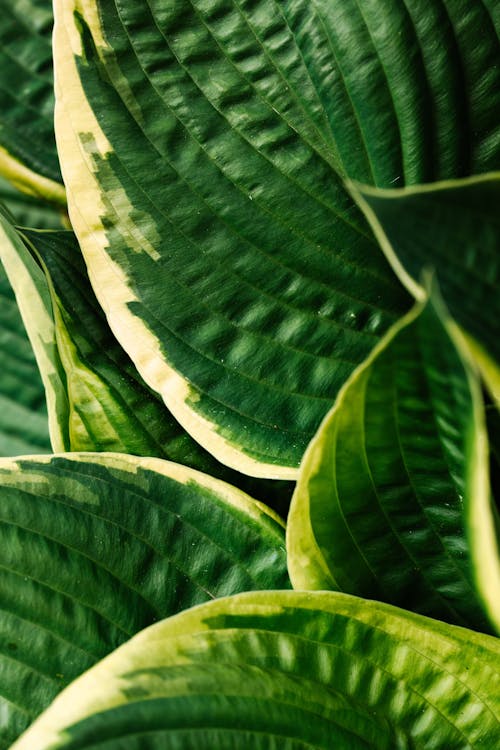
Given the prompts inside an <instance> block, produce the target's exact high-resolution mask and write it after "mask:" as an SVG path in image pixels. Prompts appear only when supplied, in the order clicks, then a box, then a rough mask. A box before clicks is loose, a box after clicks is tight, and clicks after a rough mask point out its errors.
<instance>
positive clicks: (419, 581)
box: [287, 301, 500, 630]
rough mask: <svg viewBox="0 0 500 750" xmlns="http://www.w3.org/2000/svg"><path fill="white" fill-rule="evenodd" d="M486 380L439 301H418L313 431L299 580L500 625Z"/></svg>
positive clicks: (299, 529)
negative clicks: (471, 365) (481, 381)
mask: <svg viewBox="0 0 500 750" xmlns="http://www.w3.org/2000/svg"><path fill="white" fill-rule="evenodd" d="M488 462H489V455H488V440H487V435H486V429H485V425H484V407H483V404H482V399H481V390H480V387H479V385H478V382H477V379H476V378H475V377H474V376H473V375H472V374H471V373H470V372H469V370H468V366H467V365H466V364H465V362H464V359H463V354H462V353H461V349H460V348H457V346H456V344H455V341H454V339H453V338H452V337H451V334H450V328H449V320H448V319H447V318H446V315H445V313H444V312H443V311H441V310H440V304H439V302H436V301H429V302H427V304H425V305H423V306H421V305H417V306H416V308H415V309H414V310H413V311H411V312H410V313H409V314H408V315H407V316H406V317H405V318H403V319H402V321H401V322H399V323H398V324H397V325H396V326H395V327H394V328H393V329H392V330H391V331H390V332H389V333H388V334H387V337H386V338H385V340H384V342H383V343H382V344H381V345H380V346H379V347H378V348H377V350H376V351H375V352H374V353H373V355H372V356H371V357H370V358H369V359H368V360H367V361H366V363H364V364H363V365H362V366H361V367H360V368H359V369H358V370H357V371H356V373H354V375H353V376H352V378H351V379H350V381H349V382H348V383H347V384H346V386H345V388H344V389H343V391H342V393H341V395H340V396H339V399H338V401H337V402H336V404H335V406H334V408H333V409H332V411H331V412H330V414H329V415H328V416H327V417H326V418H325V420H324V422H323V424H322V426H321V428H320V430H319V431H318V433H317V435H316V437H315V439H314V440H313V441H312V443H311V445H310V447H309V449H308V451H307V453H306V456H305V458H304V461H303V464H302V467H301V476H300V479H299V482H298V484H297V489H296V492H295V494H294V498H293V500H292V506H291V511H290V516H289V522H288V532H287V533H288V554H289V569H290V575H291V579H292V582H293V584H294V587H295V588H308V589H322V588H333V589H340V590H344V591H348V592H350V593H353V594H358V595H361V596H367V597H370V598H374V599H382V600H385V601H388V602H391V603H393V604H397V605H399V606H403V607H407V608H408V609H411V610H414V611H419V612H422V613H423V614H428V615H431V616H434V617H438V618H440V619H445V620H448V621H450V622H454V623H457V624H461V625H468V626H469V627H473V628H477V629H484V630H488V629H489V628H490V626H489V624H488V622H487V617H486V614H485V613H487V614H488V615H489V617H490V618H491V620H492V622H493V624H494V625H495V626H496V628H497V629H499V630H500V610H499V607H498V602H499V601H500V558H499V556H498V549H497V540H496V538H495V531H494V517H493V513H494V512H495V511H494V509H493V507H492V505H491V501H490V488H489V481H488Z"/></svg>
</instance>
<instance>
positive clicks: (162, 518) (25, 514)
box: [0, 454, 288, 748]
mask: <svg viewBox="0 0 500 750" xmlns="http://www.w3.org/2000/svg"><path fill="white" fill-rule="evenodd" d="M0 478H1V484H0V519H1V520H0V535H1V537H2V544H1V545H0V591H1V600H2V606H1V608H0V672H1V673H2V675H3V678H2V690H1V695H2V696H4V697H6V699H7V700H4V698H2V697H0V705H2V725H1V731H0V745H1V747H2V748H3V747H8V745H9V744H10V742H11V741H12V740H13V739H14V737H13V736H12V735H13V733H15V731H17V729H16V727H17V726H18V725H19V724H20V723H22V722H24V727H26V726H27V725H28V724H29V721H30V720H33V719H34V718H35V717H36V715H37V713H39V712H40V711H41V710H43V708H45V707H46V706H47V705H48V703H50V701H51V700H52V699H53V698H54V697H55V695H56V694H57V692H59V690H60V689H61V688H62V687H63V686H64V685H65V684H67V683H68V682H69V681H70V680H71V679H74V678H75V677H76V676H77V675H78V674H80V673H81V672H82V671H84V670H85V669H88V668H89V667H90V666H91V665H92V664H94V663H95V662H96V661H97V660H98V659H100V658H102V657H103V656H104V655H105V654H106V653H108V652H109V651H111V650H113V649H114V648H116V647H117V646H118V645H119V644H120V643H123V642H124V641H125V640H127V639H128V638H130V636H131V635H133V634H134V633H135V632H137V631H138V630H140V629H141V628H143V627H144V626H145V625H147V624H150V623H152V622H154V621H155V620H157V619H160V618H161V617H163V616H166V615H168V614H171V613H173V612H177V611H179V610H180V609H182V608H184V607H189V606H191V605H192V604H195V603H199V602H201V601H206V600H208V599H210V598H213V597H216V596H219V595H226V594H228V593H231V592H236V591H239V590H240V589H241V588H245V587H248V588H249V589H253V588H258V587H259V586H264V587H266V585H267V586H270V587H274V586H276V585H278V586H283V587H285V588H286V587H287V586H288V583H287V581H288V577H287V572H286V556H285V549H284V534H283V527H282V523H281V522H280V521H279V520H278V519H277V517H276V516H274V515H273V514H272V513H271V512H270V511H269V510H268V509H266V508H265V506H263V505H262V504H259V503H256V502H255V501H252V500H251V499H250V498H249V497H248V496H247V495H245V494H244V493H242V492H240V491H238V490H236V489H235V488H232V487H231V486H230V485H226V484H224V483H222V482H219V481H217V480H214V479H212V478H211V477H208V476H206V475H203V474H201V473H199V472H195V471H193V470H191V469H187V468H186V467H182V466H179V465H176V464H171V463H168V462H164V461H161V460H158V459H140V458H133V457H131V456H123V455H119V454H62V455H60V456H57V457H54V456H49V457H45V458H44V457H27V458H16V459H15V460H7V459H3V460H2V461H1V462H0ZM195 553H196V554H195ZM28 685H29V686H30V689H29V690H28V689H27V686H28ZM10 702H12V703H14V704H15V705H17V706H18V709H17V710H16V709H15V708H12V707H11V708H10V709H8V708H6V706H8V705H9V703H10ZM4 709H5V714H4V713H3V712H4ZM27 717H28V718H27Z"/></svg>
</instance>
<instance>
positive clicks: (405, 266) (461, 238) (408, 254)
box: [354, 173, 500, 403]
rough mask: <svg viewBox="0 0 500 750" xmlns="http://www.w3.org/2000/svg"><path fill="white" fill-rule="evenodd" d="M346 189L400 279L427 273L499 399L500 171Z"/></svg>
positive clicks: (412, 283)
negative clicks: (405, 186) (434, 182)
mask: <svg viewBox="0 0 500 750" xmlns="http://www.w3.org/2000/svg"><path fill="white" fill-rule="evenodd" d="M357 190H358V189H357V188H356V187H355V188H354V194H355V195H356V194H357V195H358V198H359V203H360V205H361V207H362V208H363V209H364V210H365V213H366V215H367V218H368V219H369V221H370V222H371V224H372V226H373V228H374V230H375V233H376V234H377V236H378V238H379V241H380V244H381V246H382V248H383V249H384V252H385V253H386V255H387V258H388V259H389V260H390V262H391V263H392V265H393V267H394V269H395V271H396V272H397V273H398V276H399V277H400V279H401V281H402V282H403V283H404V284H405V285H406V286H407V287H408V289H409V290H410V291H411V292H412V293H413V294H414V295H415V296H419V294H420V293H421V287H420V283H421V276H422V271H423V270H425V269H432V270H434V271H435V273H436V276H437V279H438V281H439V285H440V288H441V291H442V294H443V297H444V299H445V301H446V304H447V306H448V307H449V310H450V312H451V314H452V316H453V317H454V318H455V320H456V321H457V322H458V323H459V324H460V325H461V326H462V327H463V329H464V330H465V331H466V333H467V334H468V335H469V337H470V338H471V340H470V342H469V343H470V346H471V348H472V351H473V354H474V356H475V358H476V359H477V361H478V363H479V365H480V367H481V369H482V371H483V374H484V376H485V379H486V381H487V383H488V385H489V386H490V389H491V390H492V393H493V396H494V397H495V400H496V401H497V402H499V403H500V339H499V336H498V320H499V318H500V260H499V259H500V213H499V210H498V206H499V205H500V173H496V174H491V175H485V176H483V177H473V178H471V179H468V180H460V181H454V182H448V183H442V184H440V185H436V186H432V185H425V186H422V187H415V188H408V189H406V190H394V191H377V190H373V189H371V188H365V187H359V192H357Z"/></svg>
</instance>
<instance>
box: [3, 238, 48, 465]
mask: <svg viewBox="0 0 500 750" xmlns="http://www.w3.org/2000/svg"><path fill="white" fill-rule="evenodd" d="M2 241H3V237H2V231H1V226H0V246H1V244H2ZM1 255H2V253H1V249H0V257H1ZM0 360H1V372H0V456H15V455H16V454H22V453H44V452H46V451H47V452H48V451H49V450H50V441H49V427H48V421H47V409H46V405H45V393H44V389H43V384H42V381H41V380H40V375H39V373H38V368H37V365H36V361H35V357H34V356H33V350H32V348H31V345H30V342H29V340H28V337H27V336H26V331H25V329H24V326H23V322H22V320H21V316H20V315H19V311H18V308H17V303H16V299H15V296H14V293H13V291H12V287H11V286H10V284H9V281H8V279H7V276H6V274H5V271H4V269H3V266H2V264H1V262H0Z"/></svg>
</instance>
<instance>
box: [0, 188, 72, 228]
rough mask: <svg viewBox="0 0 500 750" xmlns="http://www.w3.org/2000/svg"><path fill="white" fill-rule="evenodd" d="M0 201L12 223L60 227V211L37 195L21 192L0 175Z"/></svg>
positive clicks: (39, 226)
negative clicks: (11, 218)
mask: <svg viewBox="0 0 500 750" xmlns="http://www.w3.org/2000/svg"><path fill="white" fill-rule="evenodd" d="M0 203H2V204H3V205H4V206H5V207H6V208H7V209H8V211H9V213H10V214H11V215H12V217H13V219H14V223H15V224H16V225H18V226H23V227H37V228H38V229H62V226H63V216H62V214H61V211H60V210H59V209H57V208H55V207H54V206H52V205H50V204H48V203H47V204H45V203H43V202H42V201H41V200H40V199H39V198H38V197H34V196H31V195H26V193H21V192H20V191H19V190H17V189H16V188H15V187H14V186H13V185H11V184H10V182H8V181H7V180H4V179H3V178H2V177H0Z"/></svg>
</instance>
